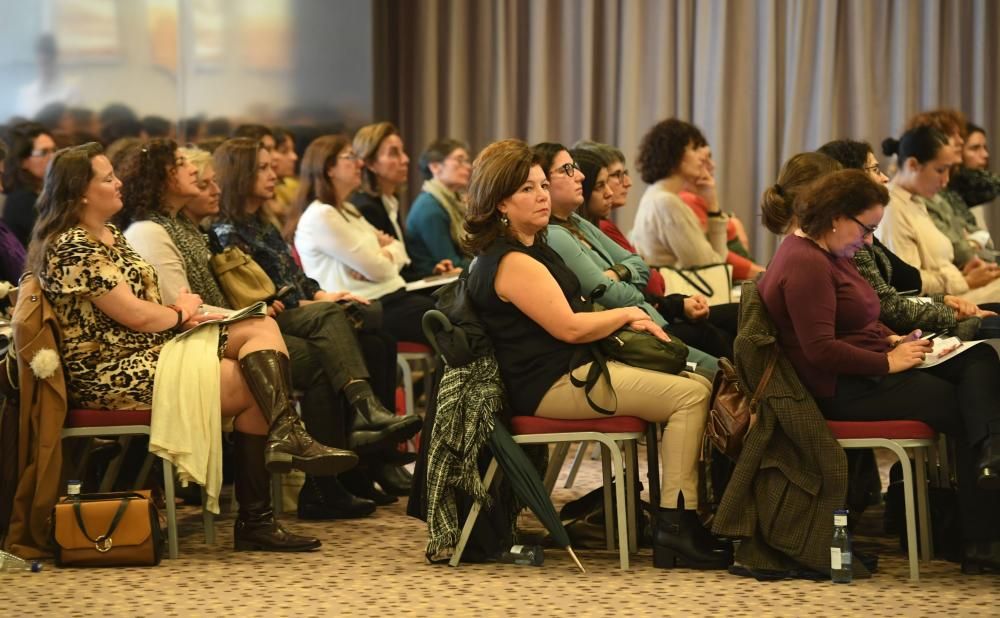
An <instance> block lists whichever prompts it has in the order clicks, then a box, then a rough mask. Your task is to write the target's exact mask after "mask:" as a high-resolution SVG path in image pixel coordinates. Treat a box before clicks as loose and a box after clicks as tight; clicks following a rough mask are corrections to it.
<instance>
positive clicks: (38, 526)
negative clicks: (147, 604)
mask: <svg viewBox="0 0 1000 618" xmlns="http://www.w3.org/2000/svg"><path fill="white" fill-rule="evenodd" d="M13 327H14V345H15V346H16V349H17V368H18V372H19V384H20V398H21V402H20V417H21V418H20V427H19V432H20V433H19V436H20V440H19V444H18V476H19V479H20V480H19V481H18V484H17V492H16V493H15V494H14V508H13V512H12V513H11V518H10V529H9V532H8V535H7V539H6V542H5V549H7V550H8V551H11V552H12V553H15V554H17V555H18V556H21V557H22V558H41V557H46V556H49V555H51V551H50V539H49V530H50V528H51V523H52V522H51V514H52V507H53V506H54V505H55V503H56V500H57V498H58V497H59V493H60V490H61V485H62V464H63V456H62V429H63V424H64V423H65V421H66V383H65V380H64V377H63V370H62V363H58V364H57V366H56V368H55V372H54V373H53V374H52V375H51V376H49V377H48V378H46V379H44V380H43V379H38V378H37V377H36V376H35V374H34V373H33V372H32V370H31V366H30V363H31V360H32V359H34V358H35V355H36V354H38V353H39V352H40V351H42V350H52V351H53V352H55V353H58V351H59V339H60V335H59V322H58V319H57V318H56V315H55V314H54V313H53V312H52V307H51V306H50V305H49V303H48V301H47V300H46V299H45V296H44V295H43V294H42V289H41V286H40V285H39V283H38V279H37V278H36V277H34V276H33V275H30V274H28V275H25V276H24V277H23V278H22V279H21V286H20V288H19V290H18V294H17V304H16V305H15V307H14V319H13Z"/></svg>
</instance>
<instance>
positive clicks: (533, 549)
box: [500, 545, 545, 566]
mask: <svg viewBox="0 0 1000 618" xmlns="http://www.w3.org/2000/svg"><path fill="white" fill-rule="evenodd" d="M544 561H545V553H544V552H543V551H542V548H541V546H540V545H512V546H511V548H510V551H505V552H504V553H502V554H500V562H502V563H504V564H526V565H531V566H542V562H544Z"/></svg>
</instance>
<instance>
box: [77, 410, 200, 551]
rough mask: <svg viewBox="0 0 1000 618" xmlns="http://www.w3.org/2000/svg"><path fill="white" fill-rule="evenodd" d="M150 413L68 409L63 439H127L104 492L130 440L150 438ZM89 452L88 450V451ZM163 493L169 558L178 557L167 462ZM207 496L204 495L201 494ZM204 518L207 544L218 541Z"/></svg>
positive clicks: (148, 463) (149, 463)
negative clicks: (142, 437) (139, 437)
mask: <svg viewBox="0 0 1000 618" xmlns="http://www.w3.org/2000/svg"><path fill="white" fill-rule="evenodd" d="M149 422H150V410H84V409H75V410H69V411H68V412H67V413H66V424H65V426H64V428H63V432H62V437H63V438H64V439H65V438H96V437H99V436H117V437H119V438H124V439H125V441H126V443H125V444H123V448H122V454H121V455H119V456H118V457H117V458H116V459H115V460H113V461H112V463H111V465H110V467H109V470H108V474H105V477H104V481H103V482H102V484H101V491H108V490H110V489H111V487H110V484H111V483H113V482H114V477H115V476H116V475H117V472H118V469H119V467H120V466H121V459H122V458H123V457H124V455H125V446H127V440H128V439H130V438H131V437H132V436H139V435H146V436H148V435H149ZM88 450H89V449H88ZM154 457H155V455H153V454H152V453H150V454H149V455H147V457H146V461H145V462H144V463H143V465H142V469H141V470H140V472H139V477H138V478H139V479H145V477H146V475H147V474H149V469H150V468H151V467H152V465H153V458H154ZM163 493H164V501H165V502H166V504H167V555H168V556H169V557H170V558H177V507H176V504H175V503H174V467H173V465H172V464H171V463H170V462H169V461H166V460H163ZM202 496H203V497H204V492H203V493H202ZM202 518H203V520H204V524H205V542H206V543H214V542H215V526H214V521H213V518H212V514H211V513H210V512H209V511H207V510H203V511H202Z"/></svg>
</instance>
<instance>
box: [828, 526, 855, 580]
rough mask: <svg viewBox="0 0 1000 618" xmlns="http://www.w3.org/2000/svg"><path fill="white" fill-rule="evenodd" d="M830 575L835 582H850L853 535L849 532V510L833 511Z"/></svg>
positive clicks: (852, 575) (851, 575)
mask: <svg viewBox="0 0 1000 618" xmlns="http://www.w3.org/2000/svg"><path fill="white" fill-rule="evenodd" d="M830 577H831V578H832V579H833V583H835V584H849V583H851V579H852V578H853V577H854V572H853V571H851V535H850V534H849V533H848V532H847V511H846V510H844V509H841V510H837V511H834V512H833V542H832V543H830Z"/></svg>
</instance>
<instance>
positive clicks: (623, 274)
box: [609, 264, 632, 283]
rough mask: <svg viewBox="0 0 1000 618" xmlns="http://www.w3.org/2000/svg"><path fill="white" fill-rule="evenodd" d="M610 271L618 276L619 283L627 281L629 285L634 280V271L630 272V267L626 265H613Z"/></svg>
mask: <svg viewBox="0 0 1000 618" xmlns="http://www.w3.org/2000/svg"><path fill="white" fill-rule="evenodd" d="M609 270H610V271H611V272H613V273H615V274H616V275H618V280H619V281H625V282H626V283H627V282H629V281H631V280H632V271H631V270H629V269H628V266H625V265H624V264H612V265H611V268H610V269H609Z"/></svg>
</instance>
